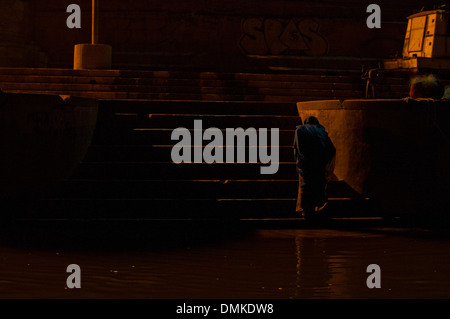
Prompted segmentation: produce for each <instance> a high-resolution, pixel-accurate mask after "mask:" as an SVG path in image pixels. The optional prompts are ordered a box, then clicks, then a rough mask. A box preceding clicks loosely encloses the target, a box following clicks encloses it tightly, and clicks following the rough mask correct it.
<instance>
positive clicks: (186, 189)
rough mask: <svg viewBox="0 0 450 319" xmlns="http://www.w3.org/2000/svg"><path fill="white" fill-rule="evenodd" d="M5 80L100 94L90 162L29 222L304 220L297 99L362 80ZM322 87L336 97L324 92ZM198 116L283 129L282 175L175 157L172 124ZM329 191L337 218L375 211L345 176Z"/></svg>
mask: <svg viewBox="0 0 450 319" xmlns="http://www.w3.org/2000/svg"><path fill="white" fill-rule="evenodd" d="M7 73H9V74H7ZM143 75H146V77H144V76H143ZM137 76H140V77H137ZM277 77H278V80H279V81H276V80H274V78H277ZM187 78H188V79H187ZM0 79H1V81H0V86H1V88H2V90H4V91H6V92H34V93H36V92H40V93H51V94H55V93H56V94H72V95H78V96H89V97H95V98H98V99H100V108H99V117H98V122H97V128H96V131H95V134H94V138H93V141H92V145H91V147H90V149H89V151H88V154H87V156H86V158H85V160H84V161H83V162H82V163H80V165H79V167H78V168H77V170H76V171H75V173H74V174H73V176H72V177H71V178H70V179H68V180H66V181H63V182H62V183H61V185H60V186H59V187H58V190H57V191H56V192H55V193H54V194H52V196H50V197H48V198H45V199H43V200H41V201H40V202H39V203H37V204H36V205H34V210H32V211H30V212H28V214H29V215H28V216H26V217H31V218H80V219H92V218H95V219H98V218H99V219H103V218H104V219H192V218H194V219H197V218H198V219H222V220H223V219H263V218H298V217H300V216H298V215H297V214H296V213H295V202H296V196H297V190H298V177H297V173H296V169H295V162H294V157H293V151H292V142H293V135H294V129H295V126H296V125H298V123H299V121H300V119H299V117H298V113H297V109H296V104H295V102H297V101H301V100H305V99H312V98H313V97H314V98H315V99H323V98H327V99H329V98H341V99H343V98H347V97H350V96H351V95H353V97H357V96H359V95H360V94H361V90H360V89H359V88H360V82H357V80H356V79H354V78H350V77H348V78H346V77H345V76H334V77H331V78H330V77H327V76H320V75H314V76H313V75H305V76H300V75H299V76H292V75H264V74H228V75H224V74H215V73H202V74H200V73H196V74H195V73H190V74H188V73H185V74H181V73H173V72H170V73H167V72H138V73H136V72H135V71H130V73H127V71H73V70H30V69H22V70H19V69H17V70H15V69H0ZM281 79H283V80H285V82H282V81H281ZM6 80H8V81H6ZM13 80H14V81H15V82H14V81H13ZM288 80H289V81H288ZM294 80H295V81H294ZM33 81H34V82H33ZM51 81H53V82H51ZM290 81H292V82H290ZM94 82H95V84H94ZM99 82H100V84H99ZM268 82H271V83H268ZM87 83H90V84H87ZM187 83H189V86H187ZM227 83H228V84H227ZM269 84H270V85H271V86H270V87H269ZM207 85H208V86H207ZM227 85H228V87H227ZM263 85H264V86H266V87H265V88H262V87H261V86H263ZM277 86H285V87H284V88H279V87H277ZM205 87H207V88H208V90H206V89H205ZM307 87H310V88H311V89H307ZM329 87H334V88H335V89H336V91H333V90H330V89H329ZM188 88H190V89H188ZM212 88H214V90H213V89H212ZM327 88H328V89H327ZM338 88H340V89H338ZM156 91H158V92H156ZM159 91H164V92H159ZM288 91H289V94H287V93H286V92H288ZM311 91H313V92H311ZM322 91H323V92H327V93H326V94H328V95H327V96H326V97H325V96H320V95H319V92H322ZM337 91H339V92H337ZM341 91H342V92H341ZM302 92H303V93H304V95H301V94H300V93H302ZM281 93H282V94H283V95H280V94H281ZM313 93H314V94H317V95H315V96H314V94H313ZM297 94H298V95H297ZM324 94H325V93H324ZM195 120H202V126H203V130H205V129H207V128H217V129H219V130H221V131H225V129H226V128H238V127H242V128H243V129H247V128H255V129H257V130H258V129H259V128H267V129H268V130H269V132H270V129H271V128H278V129H279V154H280V158H279V169H278V171H277V173H276V174H273V175H269V174H268V175H263V174H260V168H261V166H266V165H268V164H262V163H260V162H258V163H212V164H206V163H181V164H175V163H173V162H172V159H171V151H172V147H173V146H174V145H175V144H176V143H177V142H178V141H177V140H172V139H171V134H172V132H173V130H174V129H176V128H179V127H184V128H187V129H188V130H189V131H190V132H191V135H193V134H194V130H193V128H194V121H195ZM269 136H270V134H269ZM207 143H208V142H207V141H204V142H203V145H194V147H202V146H203V147H204V146H205V145H206V144H207ZM246 149H247V152H248V151H249V149H248V147H246ZM234 150H235V152H237V151H238V149H237V148H235V149H234ZM329 196H330V198H331V200H330V207H331V208H332V209H330V211H332V214H334V215H335V216H337V217H345V216H360V215H361V214H362V215H364V214H368V211H367V210H365V208H366V204H367V203H366V202H365V201H364V200H362V199H359V198H358V196H357V194H355V193H354V192H352V190H351V189H349V188H348V187H347V186H346V185H345V183H343V182H339V181H337V182H334V183H332V184H331V185H330V190H329Z"/></svg>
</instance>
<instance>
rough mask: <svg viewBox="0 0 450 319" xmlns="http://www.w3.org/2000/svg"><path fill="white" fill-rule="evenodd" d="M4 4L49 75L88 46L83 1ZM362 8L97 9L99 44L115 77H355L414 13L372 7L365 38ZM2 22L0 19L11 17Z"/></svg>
mask: <svg viewBox="0 0 450 319" xmlns="http://www.w3.org/2000/svg"><path fill="white" fill-rule="evenodd" d="M6 2H12V3H14V5H13V6H11V9H10V10H9V11H12V12H13V15H15V14H16V13H14V12H20V11H21V10H22V9H21V8H20V5H22V6H25V7H26V8H27V9H28V11H27V12H26V13H21V14H22V20H24V21H29V23H26V24H25V27H26V28H27V31H21V35H22V38H24V39H27V41H28V42H29V43H34V44H36V45H37V47H38V48H39V49H40V50H42V51H43V52H44V53H45V55H46V57H47V58H48V61H47V62H48V66H49V67H64V68H70V67H72V66H73V47H74V45H75V44H78V43H89V42H90V40H91V37H90V32H91V28H90V19H91V1H90V0H76V1H74V0H47V1H40V0H28V1H25V0H6ZM371 2H372V1H365V0H364V1H360V0H346V1H344V0H321V1H305V0H282V1H269V0H259V1H256V0H237V1H231V0H229V1H219V0H183V1H181V0H164V1H162V0H152V1H148V0H128V1H127V0H109V1H102V2H101V3H100V7H101V17H100V42H101V43H105V44H110V45H112V47H113V67H115V68H160V69H167V68H182V67H184V68H186V67H192V68H200V69H208V70H211V69H213V70H234V69H235V70H245V71H246V70H266V69H270V67H272V68H283V67H294V68H329V69H341V68H358V67H359V65H358V63H362V62H363V61H367V60H369V61H370V60H373V59H379V58H387V57H392V56H393V55H395V54H396V53H399V54H401V49H402V45H403V38H404V35H405V31H406V22H407V20H406V17H407V16H408V15H410V14H412V13H415V12H417V11H418V10H420V8H421V7H422V6H423V4H422V1H418V0H412V1H409V2H408V4H407V5H405V4H404V2H402V1H399V0H393V1H387V0H379V1H378V2H377V3H378V4H379V5H380V7H381V10H382V11H381V12H382V17H381V18H382V27H381V29H369V28H367V26H366V18H367V16H368V15H369V14H368V13H366V8H367V5H368V4H370V3H371ZM71 3H76V4H78V5H80V7H81V9H82V15H81V17H82V27H81V29H69V28H67V26H66V19H67V17H68V16H69V13H66V8H67V6H68V5H69V4H71ZM430 9H432V8H430ZM7 12H8V10H6V11H5V10H3V13H2V16H5V17H4V18H6V17H7V16H8V17H9V16H11V15H10V13H7ZM17 21H18V20H17V19H16V18H14V19H13V21H11V22H10V23H8V24H12V25H14V24H17V23H18V22H17ZM19 28H20V27H19ZM355 61H356V62H357V63H356V64H355ZM28 62H29V61H28ZM25 64H27V63H25ZM28 64H29V63H28Z"/></svg>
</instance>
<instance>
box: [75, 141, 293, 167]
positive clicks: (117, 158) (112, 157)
mask: <svg viewBox="0 0 450 319" xmlns="http://www.w3.org/2000/svg"><path fill="white" fill-rule="evenodd" d="M290 142H292V141H290ZM172 143H173V144H172V145H93V146H91V147H90V149H89V150H88V152H87V154H86V157H85V159H84V162H171V161H172V158H171V152H172V149H173V146H174V144H176V143H178V141H172ZM207 144H208V142H205V143H204V145H203V146H193V147H192V148H191V152H194V149H197V148H199V147H201V148H202V149H204V148H205V145H207ZM218 148H220V149H221V151H222V152H223V154H226V153H227V152H229V151H230V150H229V149H230V148H232V149H233V152H234V153H235V154H237V153H241V152H244V153H245V156H246V158H248V154H249V152H256V153H258V152H259V149H260V148H262V147H259V146H252V147H249V146H242V147H239V146H235V147H232V146H223V147H218ZM278 150H279V160H280V161H282V162H288V161H292V160H293V159H294V155H293V154H294V153H293V148H292V143H290V144H289V145H287V146H279V148H278ZM270 151H271V149H270V147H269V149H268V150H265V152H269V154H270ZM202 153H203V150H202Z"/></svg>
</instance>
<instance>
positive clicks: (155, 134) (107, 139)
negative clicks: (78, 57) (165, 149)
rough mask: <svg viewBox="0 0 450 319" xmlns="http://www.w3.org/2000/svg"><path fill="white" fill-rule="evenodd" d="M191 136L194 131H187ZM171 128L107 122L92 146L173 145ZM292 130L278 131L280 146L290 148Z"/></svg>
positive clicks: (97, 130)
mask: <svg viewBox="0 0 450 319" xmlns="http://www.w3.org/2000/svg"><path fill="white" fill-rule="evenodd" d="M189 131H190V133H191V136H193V134H194V130H193V129H190V130H189ZM203 131H205V129H203ZM172 132H173V128H171V129H170V128H126V127H125V128H123V127H122V128H120V127H119V128H117V127H111V126H109V124H108V122H107V123H104V124H103V125H102V127H97V129H96V131H95V133H94V137H93V140H92V144H93V145H105V146H106V145H110V146H115V145H117V146H120V145H129V146H133V145H157V144H159V145H173V144H175V143H176V142H177V141H173V140H171V135H172ZM294 132H295V131H294V129H290V130H284V129H281V130H280V131H279V140H280V145H281V146H290V145H292V144H293V141H294ZM205 144H206V143H205Z"/></svg>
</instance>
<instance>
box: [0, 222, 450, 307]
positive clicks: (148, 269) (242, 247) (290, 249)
mask: <svg viewBox="0 0 450 319" xmlns="http://www.w3.org/2000/svg"><path fill="white" fill-rule="evenodd" d="M16 227H17V226H16ZM70 264H77V265H79V266H80V269H81V276H80V279H81V288H79V289H76V288H74V289H68V288H67V286H66V279H67V277H68V276H69V273H67V272H66V268H67V266H68V265H70ZM370 264H377V265H379V266H380V269H381V277H380V278H381V288H373V289H369V288H368V287H367V285H366V279H367V277H368V276H369V275H370V274H369V273H367V272H366V270H367V266H368V265H370ZM449 297H450V241H449V240H448V239H442V238H440V239H439V238H435V237H433V236H431V237H430V236H424V232H417V233H414V234H412V235H411V234H410V232H407V231H405V230H403V229H398V230H397V229H370V230H366V231H361V230H359V231H356V230H339V229H336V230H324V229H250V228H248V227H238V226H233V225H231V226H230V225H226V226H223V225H221V226H217V225H215V226H210V225H201V226H195V227H193V226H192V225H186V224H184V225H181V226H180V225H178V226H177V227H172V226H167V225H164V226H162V227H159V226H157V227H154V226H150V227H142V225H140V226H136V225H116V226H114V229H113V230H112V229H111V228H110V227H104V226H103V225H97V226H95V227H91V225H90V226H86V225H83V224H81V225H69V226H68V225H63V226H61V225H45V226H43V225H40V224H38V225H36V224H31V225H27V226H23V227H22V226H21V227H18V228H8V229H7V230H3V231H2V234H1V241H0V298H170V299H175V298H176V299H179V298H183V299H184V298H202V299H203V298H227V299H229V298H252V299H254V298H270V299H277V298H282V299H290V298H293V299H296V298H449Z"/></svg>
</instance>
